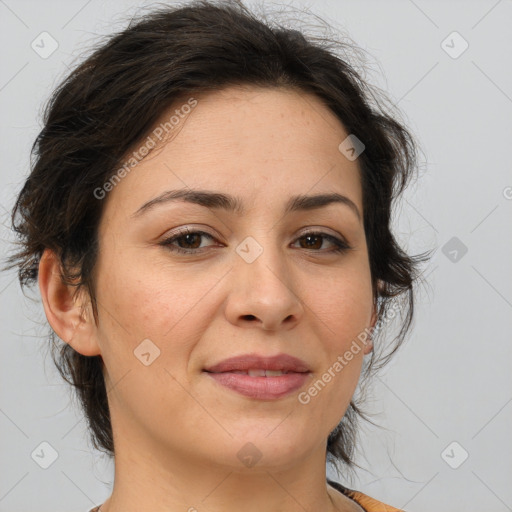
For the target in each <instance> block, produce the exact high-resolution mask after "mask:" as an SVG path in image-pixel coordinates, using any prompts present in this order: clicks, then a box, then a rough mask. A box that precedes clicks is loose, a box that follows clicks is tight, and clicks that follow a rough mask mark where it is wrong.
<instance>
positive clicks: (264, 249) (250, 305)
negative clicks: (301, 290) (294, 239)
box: [230, 231, 302, 329]
mask: <svg viewBox="0 0 512 512" xmlns="http://www.w3.org/2000/svg"><path fill="white" fill-rule="evenodd" d="M274 233H275V232H274V231H270V232H268V233H266V234H265V235H262V236H259V237H258V236H257V235H256V236H254V237H253V236H248V237H246V238H245V239H244V240H242V242H241V243H240V244H239V245H238V246H237V247H236V248H235V252H236V258H235V263H234V268H233V272H234V283H233V288H232V292H233V291H234V296H232V297H231V298H232V299H233V302H231V305H232V308H231V309H230V312H231V314H232V318H231V320H232V321H233V322H240V321H246V320H248V319H251V320H253V321H254V320H259V321H260V322H261V325H262V327H263V328H266V329H274V328H277V327H278V326H279V325H281V323H282V322H285V321H286V322H288V324H290V323H292V322H291V319H295V320H297V319H298V318H299V317H300V316H301V315H302V304H301V301H300V299H299V297H298V296H297V294H296V291H295V289H296V286H294V282H293V276H292V274H291V271H290V267H289V264H288V263H287V259H286V254H283V252H282V250H283V249H282V247H283V246H282V244H279V243H278V242H276V241H275V237H273V236H272V235H273V234H274Z"/></svg>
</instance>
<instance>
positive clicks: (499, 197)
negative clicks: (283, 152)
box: [0, 0, 512, 512]
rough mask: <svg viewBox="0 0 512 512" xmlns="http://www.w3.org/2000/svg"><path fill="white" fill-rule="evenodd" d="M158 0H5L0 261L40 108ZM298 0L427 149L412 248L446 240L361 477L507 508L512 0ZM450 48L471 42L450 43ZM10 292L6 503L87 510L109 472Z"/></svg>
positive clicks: (6, 314) (6, 281) (379, 488)
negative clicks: (366, 56)
mask: <svg viewBox="0 0 512 512" xmlns="http://www.w3.org/2000/svg"><path fill="white" fill-rule="evenodd" d="M277 3H278V2H277ZM149 4H150V3H149V2H140V1H135V0H132V1H128V0H126V1H119V0H118V1H115V2H109V3H108V4H106V3H103V2H100V1H99V0H90V1H89V2H87V1H85V0H73V1H70V0H68V1H23V0H17V1H15V0H0V19H1V21H0V34H1V36H0V37H1V48H2V63H1V64H2V65H1V69H0V72H1V78H0V104H1V112H2V117H1V121H0V129H1V133H0V139H1V144H2V152H1V155H0V158H1V183H2V185H1V205H2V209H1V213H2V230H3V231H2V254H5V251H6V250H7V247H8V240H10V239H11V238H12V237H11V234H10V233H9V229H8V226H9V217H8V211H9V210H10V208H11V207H12V203H13V198H14V194H15V191H17V190H19V187H20V186H21V183H22V181H23V177H24V175H26V173H27V172H28V168H29V150H30V147H31V145H32V143H33V141H34V138H35V136H36V135H37V133H38V131H39V130H40V115H39V113H40V110H41V106H42V104H43V102H44V101H45V100H46V99H47V98H48V96H49V94H50V92H51V91H52V90H53V88H54V87H55V86H56V85H57V84H58V83H59V82H60V80H61V79H62V78H63V76H64V73H66V72H67V66H71V65H72V63H73V62H74V59H76V58H78V57H79V55H80V53H81V52H82V51H84V50H87V48H88V47H89V43H92V42H94V41H95V40H96V38H97V36H98V35H100V34H108V33H110V32H112V31H113V30H118V29H120V28H122V27H123V26H124V22H123V20H124V19H126V18H127V16H128V14H129V13H135V12H136V11H137V10H138V9H140V7H141V6H143V5H149ZM247 4H248V5H252V2H247ZM283 4H284V2H283ZM274 5H276V3H274ZM292 5H293V6H301V5H307V6H309V7H310V8H311V10H312V11H313V12H314V13H317V14H319V15H320V16H322V17H323V18H324V19H326V20H327V21H328V22H330V23H331V24H332V25H333V26H334V28H335V29H340V30H346V31H347V32H348V34H349V35H350V36H351V37H352V38H353V39H354V40H355V41H356V42H357V43H358V44H359V45H360V46H361V47H363V48H364V49H366V50H367V51H368V52H369V53H370V55H371V56H372V57H373V59H374V60H373V62H370V66H371V67H372V68H373V69H374V72H373V74H371V75H370V76H369V78H371V81H372V82H373V83H374V84H376V85H380V86H381V87H382V88H384V89H385V90H386V91H388V93H389V94H390V96H391V98H392V99H393V101H394V102H395V103H396V104H397V105H398V106H399V107H400V108H401V109H402V111H403V112H404V114H405V116H406V120H407V122H408V124H409V126H410V128H411V129H412V130H413V131H414V132H415V133H416V135H417V137H418V138H419V140H420V143H421V144H422V148H423V151H424V156H423V157H422V160H423V176H422V178H421V180H420V182H419V184H418V185H417V186H416V187H412V188H411V189H410V191H409V192H408V193H407V196H406V200H405V201H404V202H403V205H402V208H401V210H400V217H399V220H397V222H396V229H397V231H398V232H399V237H400V240H401V241H402V242H403V243H404V245H405V246H406V247H407V249H408V250H410V251H413V252H415V251H422V250H425V249H428V248H430V247H436V248H437V250H436V252H435V254H434V256H433V259H432V261H431V262H430V264H429V265H428V266H427V267H426V268H425V275H426V276H427V282H428V287H426V288H424V289H422V290H421V293H420V296H419V297H418V299H419V300H418V305H417V316H416V322H415V329H414V331H413V333H412V334H411V336H410V337H409V340H408V342H407V344H406V345H405V346H404V347H403V348H402V350H401V351H400V352H399V353H398V354H397V356H396V358H395V359H394V360H393V362H392V363H391V364H390V366H389V367H388V368H386V369H385V371H384V372H383V373H382V374H381V376H380V378H379V379H378V380H377V381H376V383H375V386H374V392H373V395H372V399H371V402H370V404H369V405H370V406H371V407H370V409H371V410H372V411H373V413H374V419H375V420H376V421H377V422H379V423H380V424H381V425H382V426H383V427H384V428H383V429H375V428H368V427H365V428H364V429H363V430H362V442H361V445H362V446H364V447H365V452H364V455H363V454H362V455H361V456H360V459H359V460H360V463H361V464H362V465H363V466H364V467H365V468H366V469H365V470H361V471H359V472H358V473H357V480H356V481H355V482H352V484H351V485H353V487H355V488H357V489H359V490H361V491H363V492H366V493H368V494H370V495H371V496H373V497H376V498H378V499H381V500H383V501H384V502H389V503H390V504H393V505H395V506H397V507H404V508H405V509H406V510H408V511H410V512H432V511H433V510H436V511H438V512H454V511H460V512H462V511H464V512H470V511H477V510H478V511H480V510H485V511H486V512H494V511H495V512H502V511H503V512H504V511H507V510H512V486H511V485H510V484H511V481H512V440H511V436H510V424H511V420H512V403H511V401H512V385H511V384H512V372H511V371H510V366H511V362H512V358H511V356H512V344H511V343H510V338H511V336H510V332H511V327H512V315H511V312H512V286H511V284H512V271H511V265H510V262H511V261H512V241H511V239H512V236H511V235H512V200H511V198H512V169H511V157H510V150H511V147H512V144H511V140H512V122H511V120H512V72H511V62H512V59H511V55H512V31H511V29H510V27H511V26H512V2H511V1H510V0H501V1H495V0H485V1H484V0H482V1H473V2H469V1H464V2H462V1H461V2H455V1H450V2H448V1H444V2H443V1H426V0H416V1H412V0H400V1H398V0H395V1H386V2H384V1H376V0H375V1H353V0H352V1H345V0H342V1H339V0H338V1H336V0H317V1H314V0H311V1H309V2H307V3H304V2H300V1H294V2H292ZM43 31H47V32H49V33H50V34H51V35H52V37H53V38H55V40H56V41H57V42H58V45H59V47H58V49H57V50H56V51H55V52H54V53H53V54H52V55H51V56H50V57H48V58H47V59H43V58H41V57H40V56H39V55H38V54H37V53H36V52H35V51H34V50H33V49H32V48H31V42H32V41H33V40H34V39H36V37H38V35H39V34H40V33H41V32H43ZM453 31H457V32H458V33H459V34H460V35H461V36H462V37H463V38H464V40H466V41H467V42H468V44H469V48H468V49H467V50H466V51H465V52H464V53H463V54H462V55H460V56H459V57H458V58H452V57H451V56H450V55H449V54H448V53H447V52H446V51H445V49H443V47H442V41H443V40H445V39H446V38H447V36H449V34H451V33H452V32H453ZM456 37H457V36H456ZM452 41H453V42H452ZM445 45H449V46H451V47H452V48H451V50H450V51H451V52H452V53H453V52H457V50H459V49H460V48H462V47H461V40H460V39H457V38H455V39H453V36H452V37H451V38H449V39H448V40H447V42H446V43H445ZM379 68H380V70H379ZM453 237H457V239H458V240H459V241H460V242H457V243H459V245H460V244H461V243H462V244H464V246H466V247H467V253H466V254H465V255H463V256H462V257H461V254H462V252H461V251H460V248H459V249H456V250H457V251H458V252H457V256H456V259H457V261H451V259H454V258H455V253H453V252H452V253H451V255H450V253H449V251H452V250H453V248H452V247H450V246H447V248H445V252H446V253H447V254H448V256H447V255H445V254H444V253H443V247H445V244H447V242H449V241H450V240H451V239H452V238H453ZM452 243H453V242H452ZM0 291H2V293H1V296H0V300H1V307H0V315H1V327H2V338H1V341H2V342H1V344H0V350H1V359H0V361H1V371H0V376H1V394H0V431H1V435H0V460H1V461H2V465H1V473H0V475H1V480H0V511H1V512H7V511H9V512H26V511H29V510H30V511H38V512H50V511H51V512H71V511H80V510H81V511H84V510H87V509H88V508H89V507H92V506H93V505H94V504H97V503H100V502H102V501H103V500H104V499H105V498H106V497H107V496H108V495H109V489H110V485H111V483H112V474H113V473H112V466H111V464H109V463H108V461H107V460H106V459H105V458H104V457H102V456H100V455H99V454H98V453H96V452H94V451H92V450H91V448H90V446H89V444H88V442H87V440H86V434H85V424H84V422H83V420H81V415H80V413H79V412H78V410H77V409H73V407H72V406H70V398H69V396H70V394H69V392H68V389H67V387H66V386H65V385H63V383H62V381H61V380H60V377H59V376H58V375H56V373H55V371H54V370H53V364H52V362H51V360H50V358H49V357H47V359H46V360H47V363H46V364H43V362H42V361H43V359H44V355H45V353H46V348H45V347H46V342H45V340H44V334H45V332H46V326H45V317H44V315H43V313H42V307H41V305H40V304H39V303H38V302H37V301H35V302H34V301H31V300H29V299H26V298H25V297H24V296H23V294H22V293H21V292H20V290H19V286H18V284H17V282H16V280H15V277H14V275H13V274H5V273H3V274H1V275H0ZM34 295H35V297H36V298H37V293H36V294H34ZM43 441H46V442H48V443H50V444H51V445H52V446H53V447H54V448H55V450H56V451H57V452H58V458H57V460H56V461H55V462H54V463H53V464H52V465H51V466H50V467H49V468H48V469H46V470H44V469H42V468H41V467H39V465H37V464H36V463H35V462H34V460H33V459H32V458H31V453H32V452H33V451H34V450H35V449H36V448H37V447H38V446H39V445H40V443H41V442H43ZM454 441H455V442H457V443H458V444H457V445H452V446H451V447H449V449H448V450H447V451H445V448H447V447H448V446H449V445H450V444H451V443H452V442H454ZM443 452H444V457H443V456H442V453H443ZM466 452H467V453H468V455H469V456H468V458H467V460H465V461H464V462H463V463H462V464H461V465H460V466H459V467H458V468H457V469H453V468H452V467H450V465H449V464H448V462H449V463H450V464H451V465H452V466H457V465H458V464H460V462H461V461H462V460H463V457H464V456H465V453H466ZM46 453H48V451H47V452H46ZM331 476H332V475H331Z"/></svg>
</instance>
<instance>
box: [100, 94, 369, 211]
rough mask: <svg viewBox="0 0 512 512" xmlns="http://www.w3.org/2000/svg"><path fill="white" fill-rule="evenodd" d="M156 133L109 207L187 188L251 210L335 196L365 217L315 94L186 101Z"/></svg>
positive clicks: (338, 127)
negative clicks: (229, 198) (233, 199)
mask: <svg viewBox="0 0 512 512" xmlns="http://www.w3.org/2000/svg"><path fill="white" fill-rule="evenodd" d="M191 98H193V99H194V100H195V103H194V102H191V101H190V99H191ZM187 105H194V106H193V107H192V108H190V107H187ZM166 123H167V124H166ZM159 128H160V131H159V132H156V133H160V132H163V133H164V134H165V140H163V142H159V143H158V140H157V138H156V137H155V136H154V135H153V138H154V139H155V141H156V142H157V145H156V148H155V149H154V150H152V151H150V153H149V155H148V156H146V157H145V158H143V159H141V160H140V161H139V162H137V164H136V165H135V166H134V167H133V168H132V169H131V170H130V172H129V173H127V176H126V177H124V178H123V179H122V180H121V181H120V182H119V183H118V184H117V185H116V186H115V188H114V189H113V190H112V191H111V192H110V195H111V197H110V198H109V202H115V203H117V205H118V206H123V205H126V207H130V208H131V209H132V210H134V209H136V207H137V204H140V203H141V202H143V201H144V200H148V199H151V197H153V196H155V195H156V194H157V193H161V192H163V191H165V190H168V189H176V188H190V189H211V190H215V191H219V192H229V193H231V194H233V195H237V196H239V197H242V198H245V200H244V203H246V204H247V206H248V207H251V205H256V204H259V203H258V202H259V201H262V202H263V203H264V204H266V205H268V206H270V205H272V204H277V203H279V206H281V204H282V203H283V202H285V201H286V199H287V197H288V196H290V195H298V194H306V193H308V192H309V193H324V192H339V193H343V194H346V195H350V197H351V199H352V200H353V201H354V202H355V203H356V205H357V206H358V207H359V209H360V211H361V210H362V204H361V201H362V198H361V189H360V178H359V167H358V165H357V162H356V161H350V160H348V159H347V158H346V157H345V156H344V155H343V154H342V153H341V152H340V150H339V145H340V144H341V143H342V141H343V140H344V139H345V138H346V137H347V136H348V135H349V134H348V133H347V132H346V130H345V128H344V126H343V125H342V123H341V122H340V121H339V119H338V118H337V117H336V116H335V115H334V114H333V113H332V112H331V111H330V110H329V109H328V108H327V107H326V106H325V105H324V104H323V103H322V102H321V101H320V100H319V99H318V98H317V97H316V96H314V95H312V94H308V93H305V92H302V91H296V90H292V89H284V88H276V89H268V88H257V87H246V86H232V87H229V88H226V89H223V90H221V91H215V92H210V93H207V94H201V95H191V96H190V97H183V98H182V99H180V101H177V102H175V103H174V105H173V106H172V107H171V108H169V109H168V110H167V111H165V112H163V113H162V115H161V117H160V119H159V121H158V122H157V124H156V125H155V130H158V129H159ZM155 130H153V131H152V132H151V133H152V134H154V133H155ZM150 136H151V135H150ZM142 144H144V141H143V142H142ZM142 144H141V145H142ZM137 149H138V148H137V147H136V148H134V150H135V151H137ZM128 197H130V201H129V202H128V201H126V199H127V198H128Z"/></svg>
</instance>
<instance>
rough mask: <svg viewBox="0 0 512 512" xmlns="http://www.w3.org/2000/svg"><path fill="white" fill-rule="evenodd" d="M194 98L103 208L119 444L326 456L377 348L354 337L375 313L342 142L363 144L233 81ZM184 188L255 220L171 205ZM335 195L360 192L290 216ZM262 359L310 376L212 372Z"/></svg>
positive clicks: (102, 303) (317, 110)
mask: <svg viewBox="0 0 512 512" xmlns="http://www.w3.org/2000/svg"><path fill="white" fill-rule="evenodd" d="M196 99H197V105H196V106H195V107H193V108H192V109H191V110H192V111H191V112H190V114H188V115H186V116H183V118H181V117H179V116H178V118H179V124H178V125H177V126H176V127H175V128H174V129H173V132H174V135H173V138H172V140H171V141H170V142H168V143H166V144H163V145H162V146H161V147H158V148H156V149H155V150H153V151H152V152H150V154H149V155H148V156H147V157H146V158H144V159H143V160H141V161H140V163H138V164H137V165H136V166H135V167H133V168H132V169H131V170H130V172H128V173H126V176H125V177H124V178H122V179H121V180H120V182H119V183H118V184H117V185H116V186H115V187H114V188H113V189H112V190H111V191H110V192H109V194H108V196H107V197H106V198H105V199H104V200H105V201H106V204H105V210H104V214H103V217H102V220H101V225H100V228H99V247H100V254H99V259H98V263H97V267H96V288H97V302H98V311H99V321H98V325H97V327H95V331H94V335H93V336H94V339H95V343H97V346H98V353H101V356H102V358H103V361H104V365H105V376H106V378H107V390H109V393H108V398H109V405H110V408H111V416H112V424H113V429H114V441H115V442H116V450H117V449H119V448H120V447H123V446H124V447H125V448H127V449H130V450H132V451H137V450H140V451H141V452H142V451H144V452H145V453H148V451H149V453H152V454H154V456H155V457H170V456H171V455H172V457H180V456H183V457H184V458H185V457H186V459H187V460H202V461H209V462H210V463H215V464H220V465H223V466H229V467H231V468H239V469H240V470H242V469H243V468H244V464H245V465H246V466H249V465H250V464H247V463H246V461H247V460H248V459H246V458H244V457H245V456H246V455H249V456H252V459H253V460H256V459H259V460H258V465H257V466H256V468H258V467H261V466H266V467H271V466H274V467H285V466H286V465H288V464H292V463H294V462H296V461H297V460H298V459H301V458H302V459H304V457H305V456H310V455H311V456H312V455H313V454H314V453H317V454H318V453H323V455H325V442H326V439H327V436H328V434H329V432H330V431H331V430H332V429H333V428H334V427H335V426H336V425H337V424H338V422H339V421H340V419H341V418H342V416H343V414H344V413H345V411H346V409H347V406H348V404H349V402H350V399H351V397H352V394H353V392H354V390H355V387H356V384H357V381H358V377H359V374H360V370H361V364H362V360H363V357H364V353H365V352H368V347H366V348H364V349H363V350H359V351H356V350H354V344H353V342H354V340H357V337H358V335H360V333H361V332H362V331H364V329H365V328H367V327H369V326H371V325H372V323H373V320H374V316H373V312H374V310H373V298H372V287H371V279H370V269H369V262H368V253H367V246H366V241H365V233H364V227H363V221H362V214H363V205H362V191H361V183H360V177H359V171H358V166H357V161H351V160H349V159H348V158H346V157H345V156H344V154H343V153H342V152H340V150H339V149H338V146H339V145H340V144H341V143H342V142H343V141H344V140H345V139H346V137H347V136H348V135H349V134H348V133H347V132H345V130H344V128H343V126H342V125H341V124H340V122H339V121H338V120H337V119H336V117H335V116H334V115H333V114H332V113H331V112H330V111H329V110H328V109H327V108H326V107H324V106H323V105H322V103H321V102H320V101H319V100H318V99H316V97H314V96H311V95H306V94H299V93H297V92H292V91H289V90H272V89H256V88H241V87H230V88H228V89H225V90H223V91H222V92H217V93H212V94H209V95H206V96H198V97H196ZM186 103H187V102H186V100H185V101H184V102H183V104H186ZM180 107H181V105H176V106H175V107H173V109H172V111H169V112H168V113H167V112H166V113H165V115H163V116H162V120H163V122H164V121H168V120H169V118H170V117H171V115H172V114H173V113H174V111H175V109H178V111H180V112H183V109H180ZM185 110H186V111H188V108H185ZM167 127H169V125H168V126H167ZM158 133H159V132H158ZM137 149H138V148H134V151H137ZM176 190H179V191H186V192H192V191H199V190H200V191H206V192H208V193H218V194H225V195H229V196H232V197H234V198H237V199H238V200H239V202H240V210H239V211H234V210H231V209H230V208H227V203H226V202H223V201H221V202H220V203H219V204H217V202H215V203H214V202H213V201H211V202H206V203H205V204H198V203H197V202H189V201H186V200H184V199H183V198H182V199H174V200H170V199H169V197H170V191H176ZM333 193H336V194H339V195H340V196H344V197H345V198H347V199H346V200H342V201H341V202H330V203H328V204H324V205H322V206H318V205H317V206H316V207H309V208H306V207H304V206H305V205H307V204H308V203H307V202H304V201H302V202H300V201H296V202H295V206H296V207H295V208H294V207H291V208H287V207H288V206H290V204H292V205H293V204H294V203H290V202H291V201H292V198H294V197H296V196H301V197H302V196H314V195H318V194H333ZM166 194H167V196H166ZM156 198H159V199H158V200H157V201H154V200H155V199H156ZM166 198H167V199H166ZM151 201H153V202H152V203H150V204H149V205H148V202H151ZM145 205H146V206H145ZM301 206H302V207H301ZM242 210H243V211H242ZM185 229H186V230H188V232H189V233H190V234H189V235H188V236H186V235H185V236H184V235H183V233H182V231H183V230H185ZM197 232H204V233H205V234H202V235H201V234H197ZM308 232H314V233H319V232H320V233H322V235H316V236H311V237H309V238H308V237H307V236H306V235H307V233H308ZM194 233H195V234H194ZM175 235H181V238H177V239H176V240H174V241H171V242H168V243H167V244H165V243H164V242H165V240H166V239H169V238H171V237H172V236H175ZM331 236H332V237H334V238H333V239H331V238H329V237H331ZM336 239H338V240H339V241H340V242H341V244H342V245H341V247H342V248H343V244H347V245H348V246H349V247H350V248H349V249H344V250H341V251H335V249H337V248H338V245H337V244H336V242H335V241H333V240H336ZM179 249H181V250H183V251H187V250H188V251H189V252H187V253H181V252H177V251H178V250H179ZM351 346H352V349H351ZM347 351H351V353H352V358H351V360H350V361H348V360H347V358H346V357H344V354H345V353H346V352H347ZM247 354H250V355H255V356H261V357H263V358H265V357H272V356H275V355H283V354H288V355H290V356H293V357H296V358H299V359H301V360H303V361H304V362H305V363H306V365H307V368H308V369H309V373H307V374H302V375H299V374H298V373H293V372H292V373H289V374H288V375H287V376H281V377H272V376H266V377H263V376H261V377H254V376H249V375H240V374H233V372H228V373H227V374H226V373H224V375H223V376H221V377H219V374H218V373H217V374H216V375H212V373H209V372H207V371H205V370H206V369H207V368H211V367H212V366H214V365H216V364H217V363H219V362H221V361H223V360H225V359H227V358H232V357H234V356H244V355H247ZM340 358H343V361H344V363H343V364H342V363H340ZM337 361H338V363H339V364H340V365H341V366H342V368H341V369H339V366H337V365H336V364H335V363H336V362H337ZM250 364H254V365H256V364H257V363H250ZM263 364H264V363H261V365H263ZM261 365H260V366H261ZM329 369H330V377H331V378H330V379H328V377H324V380H322V376H323V375H324V374H325V373H326V372H328V373H329ZM226 375H227V378H226ZM248 379H257V380H254V381H251V382H249V381H248ZM263 379H267V381H263ZM270 379H276V380H274V381H273V383H272V382H271V381H270ZM319 380H320V381H321V384H320V385H319V384H318V381H319ZM224 381H229V382H231V383H234V384H233V385H234V386H235V387H236V389H235V388H233V387H227V386H226V385H224V384H223V383H222V382H224ZM328 381H329V382H328ZM315 382H316V383H317V387H316V393H315V391H314V390H313V391H312V392H311V393H310V392H309V391H308V390H309V389H310V388H311V386H314V384H315ZM265 384H268V386H265ZM294 385H295V387H294ZM297 386H299V387H297ZM237 389H238V390H237ZM308 398H309V399H308ZM248 443H251V444H248ZM191 458H192V459H191Z"/></svg>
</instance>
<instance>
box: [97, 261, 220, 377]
mask: <svg viewBox="0 0 512 512" xmlns="http://www.w3.org/2000/svg"><path fill="white" fill-rule="evenodd" d="M118 256H119V257H117V258H111V261H116V260H117V262H116V263H115V264H113V263H107V262H106V261H105V263H103V264H102V266H100V267H99V268H100V270H99V273H98V274H99V275H103V276H108V277H107V278H103V285H100V286H98V302H99V311H100V337H101V338H102V340H103V344H104V346H105V351H106V354H105V356H106V357H107V358H108V357H109V353H111V360H112V361H115V366H116V367H118V366H119V363H120V362H122V363H123V365H124V366H129V367H132V366H135V367H136V368H137V365H138V364H139V362H138V361H137V360H136V359H134V351H136V350H137V349H138V346H139V345H140V344H141V343H142V342H143V341H144V340H147V339H149V340H151V342H152V343H153V344H154V345H155V346H156V347H157V348H158V350H160V354H159V356H158V358H159V361H158V362H159V363H160V364H162V363H163V364H164V365H165V367H168V368H169V369H171V368H172V367H179V366H180V365H181V366H183V363H184V362H185V363H186V359H188V355H189V353H190V352H191V351H192V349H193V347H194V345H195V343H197V340H198V339H199V338H200V336H201V332H204V330H205V328H206V325H207V324H208V323H209V322H210V321H211V318H212V314H210V311H209V309H208V308H209V306H208V300H207V298H206V297H207V295H208V292H209V290H211V289H212V288H214V286H215V284H216V283H217V282H218V280H219V279H220V277H217V276H216V274H214V273H212V272H210V273H202V274H201V279H191V276H190V273H186V272H183V271H181V272H180V270H179V269H177V268H175V267H174V268H171V269H170V268H168V267H165V268H159V267H158V265H156V266H155V265H148V263H147V261H144V262H143V261H141V260H140V259H139V260H138V259H137V258H136V257H130V254H129V253H128V254H123V255H122V257H121V255H118ZM170 276H172V278H171V277H170ZM205 298H206V300H205ZM146 343H147V342H146ZM171 347H172V350H170V348H171ZM154 350H155V351H156V352H158V351H157V350H156V349H154ZM102 351H103V347H102Z"/></svg>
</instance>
